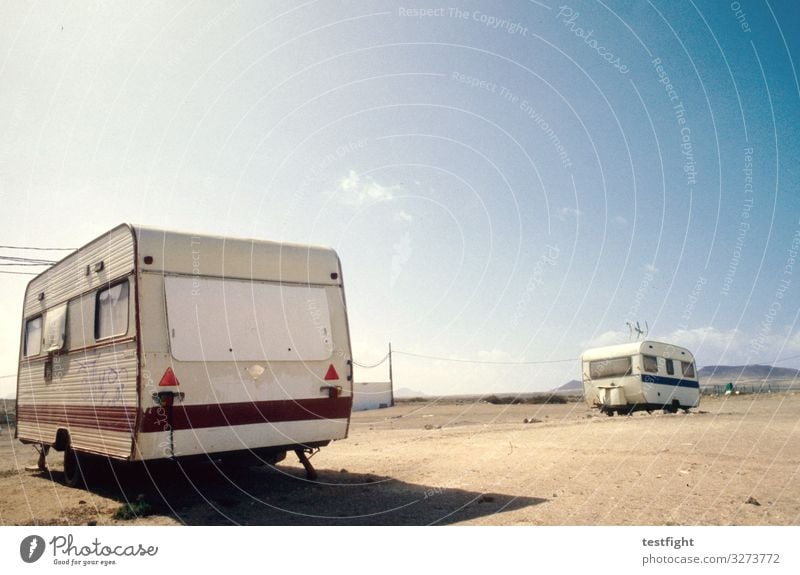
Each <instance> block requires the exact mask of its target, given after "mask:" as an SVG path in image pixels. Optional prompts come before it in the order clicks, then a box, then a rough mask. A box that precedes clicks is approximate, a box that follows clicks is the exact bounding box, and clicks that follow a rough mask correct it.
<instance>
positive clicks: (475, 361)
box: [393, 350, 580, 365]
mask: <svg viewBox="0 0 800 575" xmlns="http://www.w3.org/2000/svg"><path fill="white" fill-rule="evenodd" d="M393 353H397V354H400V355H407V356H410V357H420V358H423V359H433V360H436V361H453V362H457V363H481V364H488V365H539V364H545V363H566V362H571V361H578V360H579V359H580V358H577V357H576V358H571V359H545V360H537V361H486V360H481V359H461V358H454V357H439V356H435V355H423V354H421V353H411V352H410V351H397V350H395V351H394V352H393Z"/></svg>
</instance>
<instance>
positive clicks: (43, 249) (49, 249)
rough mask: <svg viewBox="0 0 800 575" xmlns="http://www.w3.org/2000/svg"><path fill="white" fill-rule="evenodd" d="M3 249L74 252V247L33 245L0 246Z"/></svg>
mask: <svg viewBox="0 0 800 575" xmlns="http://www.w3.org/2000/svg"><path fill="white" fill-rule="evenodd" d="M0 248H3V249H5V250H35V251H41V252H74V251H75V248H36V247H33V246H0Z"/></svg>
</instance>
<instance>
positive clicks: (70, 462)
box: [64, 445, 86, 487]
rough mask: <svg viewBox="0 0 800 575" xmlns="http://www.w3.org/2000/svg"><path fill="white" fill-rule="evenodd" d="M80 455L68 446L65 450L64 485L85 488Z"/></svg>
mask: <svg viewBox="0 0 800 575" xmlns="http://www.w3.org/2000/svg"><path fill="white" fill-rule="evenodd" d="M82 463H83V462H81V460H80V458H79V457H78V453H77V452H76V451H75V450H74V449H72V446H71V445H67V446H66V448H65V449H64V483H66V484H67V485H68V486H69V487H84V486H85V485H86V481H85V479H84V476H83V467H82Z"/></svg>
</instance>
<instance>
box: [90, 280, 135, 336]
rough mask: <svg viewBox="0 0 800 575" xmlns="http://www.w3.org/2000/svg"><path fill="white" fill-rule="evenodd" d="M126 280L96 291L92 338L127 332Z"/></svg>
mask: <svg viewBox="0 0 800 575" xmlns="http://www.w3.org/2000/svg"><path fill="white" fill-rule="evenodd" d="M128 292H129V287H128V280H125V281H124V282H122V283H118V284H117V285H113V286H111V287H110V288H106V289H102V290H100V291H98V292H97V300H96V302H95V311H94V338H95V339H96V340H101V339H104V338H107V337H114V336H116V335H125V334H126V333H128Z"/></svg>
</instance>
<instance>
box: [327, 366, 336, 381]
mask: <svg viewBox="0 0 800 575" xmlns="http://www.w3.org/2000/svg"><path fill="white" fill-rule="evenodd" d="M334 379H339V374H338V373H336V368H335V367H333V364H331V366H330V367H329V368H328V373H326V374H325V381H331V380H334Z"/></svg>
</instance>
